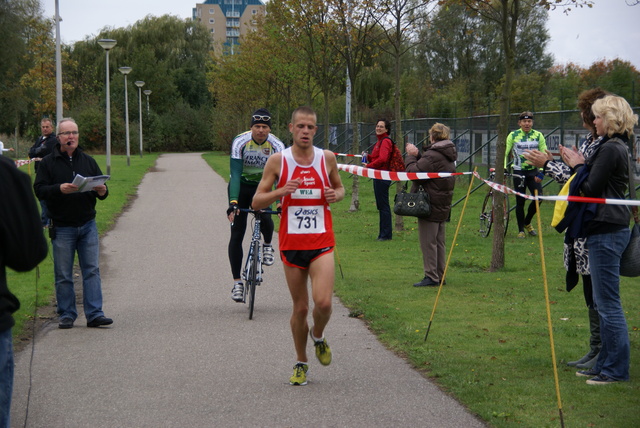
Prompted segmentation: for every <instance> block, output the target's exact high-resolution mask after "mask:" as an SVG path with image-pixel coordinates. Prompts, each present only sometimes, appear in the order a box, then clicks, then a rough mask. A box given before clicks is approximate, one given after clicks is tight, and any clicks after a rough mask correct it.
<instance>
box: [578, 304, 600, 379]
mask: <svg viewBox="0 0 640 428" xmlns="http://www.w3.org/2000/svg"><path fill="white" fill-rule="evenodd" d="M589 329H590V330H591V339H590V340H589V343H590V345H591V352H589V354H588V355H589V356H591V355H593V358H591V359H589V360H588V361H585V362H583V363H580V364H576V367H577V368H579V369H590V368H592V367H593V366H595V365H596V362H598V355H600V348H602V341H601V340H600V316H599V315H598V311H596V310H595V309H591V308H589Z"/></svg>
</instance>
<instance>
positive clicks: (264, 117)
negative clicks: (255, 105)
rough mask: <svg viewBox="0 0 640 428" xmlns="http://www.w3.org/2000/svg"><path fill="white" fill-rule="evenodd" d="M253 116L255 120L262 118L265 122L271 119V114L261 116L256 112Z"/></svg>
mask: <svg viewBox="0 0 640 428" xmlns="http://www.w3.org/2000/svg"><path fill="white" fill-rule="evenodd" d="M252 117H253V120H262V121H264V122H268V121H270V120H271V116H261V115H259V114H254V115H253V116H252Z"/></svg>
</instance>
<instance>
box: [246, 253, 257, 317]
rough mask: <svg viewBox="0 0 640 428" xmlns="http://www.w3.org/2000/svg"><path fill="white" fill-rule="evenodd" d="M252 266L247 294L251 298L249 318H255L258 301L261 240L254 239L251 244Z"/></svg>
mask: <svg viewBox="0 0 640 428" xmlns="http://www.w3.org/2000/svg"><path fill="white" fill-rule="evenodd" d="M251 252H252V253H253V257H252V258H251V266H249V278H247V284H246V287H247V294H248V296H247V297H248V298H249V319H250V320H251V319H253V308H254V306H255V303H256V285H258V272H259V271H258V269H260V242H259V241H254V242H252V244H251Z"/></svg>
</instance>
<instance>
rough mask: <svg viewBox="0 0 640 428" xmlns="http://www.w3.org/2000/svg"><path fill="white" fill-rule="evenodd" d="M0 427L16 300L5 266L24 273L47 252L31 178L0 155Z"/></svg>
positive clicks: (5, 413) (5, 410)
mask: <svg viewBox="0 0 640 428" xmlns="http://www.w3.org/2000/svg"><path fill="white" fill-rule="evenodd" d="M0 201H2V202H1V203H0V426H7V427H8V426H10V425H9V411H10V409H11V393H12V389H13V342H12V338H11V328H12V327H13V325H14V319H13V316H12V314H13V313H14V312H15V311H17V310H18V308H19V307H20V302H19V301H18V299H17V298H16V296H14V295H13V294H12V293H11V292H10V291H9V287H8V286H7V275H6V269H5V268H6V266H8V267H10V268H11V269H14V270H17V271H20V272H26V271H29V270H31V269H33V268H34V267H36V266H37V265H38V263H40V262H41V261H42V260H43V259H44V258H45V256H46V255H47V241H46V240H45V239H44V235H43V234H42V227H41V226H40V220H39V219H38V207H37V205H36V200H35V198H34V197H33V192H32V191H31V179H29V176H28V175H27V174H25V173H23V172H20V171H18V169H17V168H16V165H15V163H14V162H13V161H12V160H10V159H7V158H5V157H3V156H0Z"/></svg>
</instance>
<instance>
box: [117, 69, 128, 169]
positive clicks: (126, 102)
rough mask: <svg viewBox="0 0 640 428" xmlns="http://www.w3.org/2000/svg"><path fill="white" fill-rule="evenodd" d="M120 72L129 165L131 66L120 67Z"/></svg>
mask: <svg viewBox="0 0 640 428" xmlns="http://www.w3.org/2000/svg"><path fill="white" fill-rule="evenodd" d="M118 70H120V73H122V74H123V75H124V121H125V132H126V134H127V135H126V142H127V166H130V165H131V151H130V149H129V94H128V91H127V74H129V73H131V67H120V68H118Z"/></svg>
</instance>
